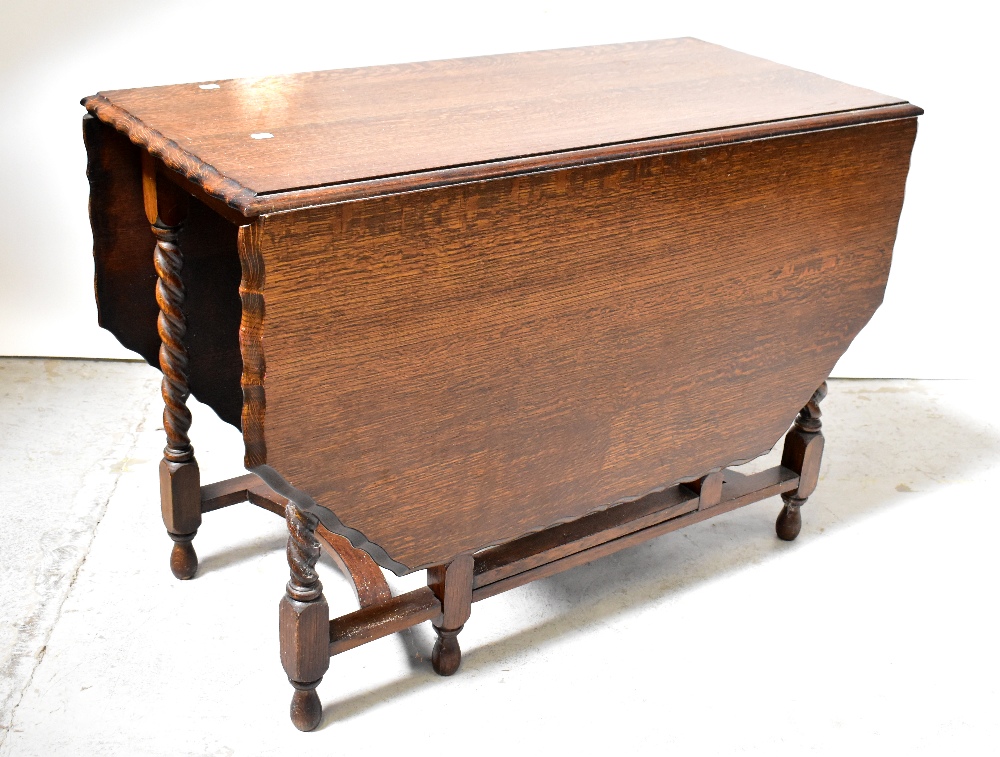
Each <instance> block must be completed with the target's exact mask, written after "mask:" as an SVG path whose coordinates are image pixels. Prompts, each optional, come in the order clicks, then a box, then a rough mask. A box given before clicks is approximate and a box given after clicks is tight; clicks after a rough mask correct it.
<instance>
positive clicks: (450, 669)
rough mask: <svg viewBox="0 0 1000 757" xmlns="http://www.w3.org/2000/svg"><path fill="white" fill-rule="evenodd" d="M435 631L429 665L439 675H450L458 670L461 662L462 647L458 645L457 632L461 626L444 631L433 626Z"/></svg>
mask: <svg viewBox="0 0 1000 757" xmlns="http://www.w3.org/2000/svg"><path fill="white" fill-rule="evenodd" d="M434 630H435V631H437V635H438V638H437V641H436V642H434V650H433V651H432V652H431V665H433V666H434V672H435V673H437V674H438V675H439V676H450V675H454V673H455V672H456V671H457V670H458V666H459V665H461V664H462V648H461V647H460V646H459V645H458V634H459V633H460V632H461V630H462V627H461V626H460V627H458V628H456V629H455V630H454V631H445V630H443V629H441V628H435V629H434Z"/></svg>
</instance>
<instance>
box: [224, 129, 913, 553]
mask: <svg viewBox="0 0 1000 757" xmlns="http://www.w3.org/2000/svg"><path fill="white" fill-rule="evenodd" d="M915 134H916V120H915V119H912V118H911V119H905V120H897V121H890V122H885V123H878V124H871V125H865V126H855V127H849V128H842V129H833V130H828V131H823V132H816V133H812V134H807V135H797V136H789V137H782V138H776V139H769V140H759V141H754V142H746V143H740V144H735V145H728V146H722V147H713V148H707V149H702V150H691V151H686V152H678V153H670V154H666V155H662V156H654V157H648V158H643V159H641V160H635V161H629V162H620V163H609V164H603V165H596V166H587V167H581V168H574V169H569V170H562V171H553V172H547V173H539V174H535V175H531V176H525V177H518V178H513V179H499V180H494V181H489V182H483V183H480V184H476V185H470V186H452V187H447V188H442V189H438V190H431V191H425V192H419V193H413V194H408V195H398V196H393V197H384V198H378V199H373V200H369V201H365V202H359V203H345V204H342V205H335V206H327V207H318V208H309V209H304V210H301V211H297V212H289V213H278V214H273V215H268V216H264V217H262V218H261V219H259V220H258V221H257V228H258V233H256V234H255V239H256V243H255V248H254V249H255V250H256V254H259V255H260V258H261V261H260V262H262V263H263V266H264V276H263V280H264V286H263V289H262V293H263V307H262V308H261V309H260V311H259V315H258V317H259V318H262V321H261V323H259V324H256V326H258V327H259V328H258V329H256V330H255V329H254V328H251V329H249V330H247V329H244V331H245V333H247V334H251V335H253V334H256V337H254V338H255V339H257V340H258V342H259V343H258V344H257V347H259V348H261V349H262V350H263V353H262V354H263V361H264V363H265V364H266V373H265V375H264V378H263V392H262V395H263V397H262V406H261V407H258V408H256V409H255V412H258V413H259V417H260V419H261V424H260V426H259V428H260V435H261V438H258V439H254V438H247V444H248V451H249V450H250V449H254V450H256V451H257V455H258V457H257V458H256V462H257V463H258V465H260V466H261V467H262V468H263V467H268V468H270V469H273V470H271V473H273V471H274V470H276V471H280V473H281V475H282V476H283V477H284V479H285V480H286V481H287V483H289V484H291V486H292V487H295V488H297V489H298V490H299V492H300V493H303V494H305V495H307V496H308V497H311V498H313V499H315V501H317V502H318V503H319V504H321V505H323V506H325V507H328V508H330V509H331V510H332V511H333V512H335V513H336V514H337V516H338V517H339V519H340V520H341V521H342V522H343V524H345V525H346V526H347V527H349V528H352V529H357V530H358V531H360V532H362V533H363V534H364V536H365V537H367V539H369V540H370V541H371V542H374V543H375V544H376V545H378V546H379V547H380V548H381V550H384V554H383V556H382V557H383V558H384V557H385V555H388V556H389V558H390V561H389V562H392V561H395V562H392V564H387V561H386V560H385V559H380V556H379V555H378V554H376V553H374V552H373V556H374V557H376V559H380V561H381V562H382V564H383V565H384V566H386V567H390V568H392V569H394V570H398V569H399V567H400V564H402V565H403V566H405V567H408V568H410V569H414V570H415V569H418V568H422V567H426V566H431V565H439V564H443V563H446V562H448V561H449V560H450V559H451V558H452V557H454V556H455V555H457V554H460V553H465V552H472V551H476V550H480V549H482V548H484V547H487V546H489V545H491V544H497V543H501V542H504V541H508V540H510V539H513V538H515V537H518V536H521V535H524V534H526V533H529V532H532V531H536V530H539V529H542V528H545V527H547V526H550V525H553V524H555V523H557V522H560V521H564V520H568V519H572V518H578V517H581V516H583V515H585V514H586V513H588V512H592V511H594V510H597V509H600V508H601V507H605V506H607V505H609V504H611V503H613V502H617V501H621V500H626V499H630V498H635V497H639V496H642V495H644V494H647V493H648V492H650V491H653V490H655V489H657V488H660V487H663V486H666V485H669V484H672V483H675V482H677V481H681V480H693V479H696V478H699V477H700V476H702V475H705V474H706V473H708V472H710V471H711V470H713V469H717V468H720V467H722V466H725V465H728V464H731V463H733V462H736V461H740V460H746V459H751V458H753V457H756V456H757V455H759V454H762V453H763V452H765V451H767V450H768V449H769V448H770V447H771V446H772V445H773V444H774V443H775V442H776V441H777V440H778V438H779V437H780V436H781V434H782V433H783V432H784V431H785V430H786V429H787V428H788V426H789V424H790V423H791V421H792V419H793V417H794V416H795V414H796V412H797V411H798V410H799V409H800V408H801V407H802V406H803V405H804V404H805V403H806V402H807V401H808V400H809V397H810V396H811V395H812V393H813V392H814V391H815V389H816V387H817V386H819V384H820V383H821V382H822V381H823V380H824V379H825V378H826V376H827V375H828V374H829V372H830V370H831V369H832V368H833V365H834V363H835V362H836V360H837V358H839V357H840V355H841V354H842V353H843V352H844V350H845V349H846V348H847V346H848V344H849V343H850V341H851V340H852V339H853V337H854V336H855V335H856V334H857V332H858V331H859V330H860V329H861V327H862V326H863V325H864V324H865V323H866V322H867V321H868V319H869V318H870V317H871V315H872V313H873V312H874V311H875V309H876V307H877V306H878V305H879V303H880V302H881V299H882V294H883V291H884V288H885V283H886V277H887V275H888V270H889V262H890V258H891V252H892V246H893V242H894V239H895V233H896V224H897V221H898V217H899V212H900V208H901V205H902V199H903V189H904V184H905V179H906V173H907V170H908V165H909V155H910V150H911V147H912V143H913V139H914V137H915ZM245 315H246V314H245ZM244 325H245V326H246V325H247V324H246V323H245V324H244ZM245 437H246V433H245ZM265 463H266V466H265ZM265 473H266V471H264V472H261V475H262V477H264V478H265V479H266V480H267V475H265ZM268 483H269V484H271V485H272V487H273V486H274V484H273V483H272V481H271V480H268ZM281 493H282V494H284V495H286V496H287V495H288V492H287V491H282V492H281ZM354 543H355V544H357V541H356V540H355V541H354Z"/></svg>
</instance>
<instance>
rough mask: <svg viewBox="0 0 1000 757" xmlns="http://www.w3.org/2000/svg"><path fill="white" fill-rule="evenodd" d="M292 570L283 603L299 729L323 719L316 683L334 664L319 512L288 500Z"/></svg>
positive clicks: (286, 658) (285, 655) (282, 629)
mask: <svg viewBox="0 0 1000 757" xmlns="http://www.w3.org/2000/svg"><path fill="white" fill-rule="evenodd" d="M285 518H286V520H287V521H288V548H287V550H286V554H287V556H288V569H289V571H290V573H291V578H290V579H289V581H288V584H287V586H286V587H285V596H284V597H282V598H281V603H280V604H279V607H278V619H279V620H278V629H279V635H280V640H281V664H282V666H283V667H284V669H285V673H286V674H287V675H288V680H289V682H290V683H291V684H292V686H293V687H294V688H295V693H294V694H292V704H291V707H290V708H289V714H290V715H291V718H292V723H294V724H295V727H296V728H298V729H299V730H300V731H311V730H313V729H314V728H315V727H316V726H318V725H319V723H320V720H322V718H323V705H322V704H321V703H320V701H319V695H318V694H317V693H316V686H317V685H318V684H319V682H320V681H322V680H323V674H324V673H326V671H327V668H329V667H330V608H329V606H328V605H327V603H326V598H325V597H324V596H323V585H322V584H321V583H320V581H319V576H318V575H317V574H316V561H317V560H318V559H319V549H320V547H319V541H318V540H317V539H316V526H317V525H318V524H319V521H318V519H317V518H316V516H314V515H312V514H311V513H307V512H303V511H302V510H300V509H299V508H298V507H296V506H295V505H294V504H293V503H291V502H289V503H288V505H287V507H286V508H285Z"/></svg>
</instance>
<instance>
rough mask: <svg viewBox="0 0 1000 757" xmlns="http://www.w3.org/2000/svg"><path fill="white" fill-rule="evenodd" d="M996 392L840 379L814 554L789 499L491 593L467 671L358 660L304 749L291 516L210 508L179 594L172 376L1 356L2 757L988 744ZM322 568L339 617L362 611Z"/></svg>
mask: <svg viewBox="0 0 1000 757" xmlns="http://www.w3.org/2000/svg"><path fill="white" fill-rule="evenodd" d="M995 396H996V387H995V386H988V385H985V384H981V383H977V382H943V381H937V382H920V381H833V382H831V390H830V396H829V397H828V399H827V400H826V402H825V403H824V413H825V415H824V420H825V430H826V433H827V440H828V441H827V451H826V457H825V462H824V467H823V473H822V479H821V482H820V487H819V489H818V490H817V492H816V494H815V495H814V496H813V497H812V498H811V499H810V501H809V503H808V505H807V507H806V509H805V510H804V527H803V532H802V535H801V536H800V537H799V539H798V540H797V541H796V542H794V543H791V544H786V543H783V542H780V541H778V540H777V539H776V538H775V537H774V532H773V520H774V517H775V515H776V514H777V511H778V509H779V506H780V504H779V502H778V501H777V500H770V501H765V502H761V503H758V504H756V505H752V506H750V507H747V508H744V509H743V510H740V511H736V512H734V513H730V514H728V515H726V516H722V517H720V518H717V519H714V520H712V521H708V522H705V523H702V524H699V525H697V526H693V527H691V528H688V529H685V530H684V531H681V532H677V533H674V534H671V535H668V536H665V537H662V538H660V539H658V540H655V541H653V542H649V543H647V544H645V545H642V546H640V547H637V548H634V549H631V550H628V551H625V552H622V553H619V554H617V555H615V556H612V557H609V558H605V559H603V560H600V561H597V562H595V563H591V564H590V565H587V566H583V567H581V568H577V569H575V570H572V571H569V572H567V573H564V574H562V575H560V576H556V577H553V578H550V579H546V580H543V581H539V582H536V583H534V584H531V585H529V586H526V587H523V588H521V589H517V590H515V591H512V592H509V593H507V594H504V595H501V596H498V597H495V598H492V599H490V600H488V601H485V602H482V603H480V604H477V605H476V606H475V607H474V608H473V615H472V619H471V620H470V621H469V623H468V624H467V625H466V630H465V631H464V632H463V634H462V637H461V639H462V643H463V649H464V651H465V658H464V662H463V667H462V669H461V671H460V672H459V673H458V674H457V675H456V676H455V677H453V678H451V679H440V678H438V677H436V676H435V675H434V674H433V673H432V672H431V671H430V664H429V661H428V659H427V658H428V655H429V651H430V647H431V644H432V633H431V632H430V629H429V627H418V628H416V629H414V630H413V631H411V632H408V633H406V634H401V635H399V636H396V637H390V638H387V639H383V640H380V641H378V642H375V643H373V644H370V645H367V646H365V647H362V648H359V649H356V650H353V651H351V652H349V653H347V654H344V655H342V656H340V657H336V658H334V659H333V660H332V664H331V667H330V671H329V673H328V674H327V676H326V678H325V679H324V681H323V683H322V684H321V685H320V688H319V692H320V695H321V698H322V699H323V701H324V704H325V715H324V721H323V723H322V725H321V726H320V729H319V730H318V731H317V732H315V733H312V734H300V733H298V732H297V731H295V730H294V729H293V728H292V726H291V725H290V723H289V722H288V719H287V705H288V699H289V696H290V693H291V689H290V687H289V686H288V684H287V682H286V681H285V679H284V676H283V673H282V670H281V665H280V663H279V661H278V656H277V648H278V646H277V618H276V610H277V600H278V598H279V597H280V596H281V593H282V591H283V585H284V582H285V580H286V567H285V562H284V555H283V547H284V527H283V522H282V521H281V520H280V519H278V518H276V517H274V516H273V515H271V514H269V513H266V512H264V511H262V510H258V509H256V508H253V507H252V506H250V505H240V506H235V507H232V508H229V509H227V510H223V511H220V512H217V513H213V514H211V515H209V516H207V517H206V520H205V523H204V524H203V526H202V529H201V532H200V533H199V535H198V538H197V541H196V544H197V547H198V551H199V554H200V556H201V571H200V573H199V575H198V577H197V578H196V579H195V580H194V581H190V582H184V583H182V582H178V581H175V580H174V579H173V578H172V577H171V575H170V573H169V570H168V568H167V563H166V558H167V554H168V552H169V541H168V540H167V538H166V536H165V534H164V532H163V528H162V524H161V522H160V519H159V512H158V503H157V478H156V476H157V474H156V467H157V464H158V461H159V456H160V449H161V448H162V445H163V439H162V430H161V424H160V420H159V412H160V405H159V401H158V374H157V373H156V372H155V371H153V370H152V369H150V368H148V367H146V366H144V365H142V364H138V363H115V362H89V361H68V360H18V359H4V360H0V427H2V436H0V461H2V462H0V466H2V477H0V494H2V502H3V517H2V518H0V600H2V602H3V615H2V627H0V728H2V730H0V756H5V755H46V756H50V755H63V754H66V755H69V754H73V755H119V754H120V755H188V754H190V755H220V756H222V755H279V754H289V753H291V752H292V750H293V749H310V750H320V751H321V752H322V753H325V754H338V755H339V754H344V755H349V754H354V753H357V752H359V751H360V750H362V749H364V750H366V751H368V750H370V749H372V748H374V747H373V746H372V745H376V747H378V748H379V751H380V752H387V751H388V750H390V749H392V750H393V751H395V750H397V749H398V750H399V751H401V752H405V753H407V754H410V755H412V754H428V755H431V754H433V755H441V754H448V753H461V752H471V753H475V754H477V755H482V754H501V753H502V754H505V755H506V754H510V752H511V750H512V749H516V750H517V751H518V752H520V753H524V754H536V753H541V752H543V751H547V752H549V753H553V754H566V753H571V752H575V753H578V754H598V753H612V752H613V753H625V754H628V753H629V752H632V751H637V750H643V751H650V752H663V751H667V750H670V751H672V752H673V753H675V754H682V755H690V754H730V753H739V754H746V753H750V754H767V755H775V754H789V755H801V754H803V753H804V752H809V753H821V754H845V753H848V752H852V753H854V752H856V751H857V749H858V748H859V747H868V748H871V749H879V750H881V751H882V752H884V753H887V754H895V753H906V754H922V753H926V754H943V753H948V754H995V753H996V751H995V750H996V745H997V744H998V743H1000V718H998V717H997V712H1000V694H998V680H1000V651H998V650H1000V645H998V644H997V639H998V638H1000V621H998V614H997V600H996V597H997V591H996V579H997V577H998V559H997V546H996V541H997V537H996V535H997V533H998V532H1000V528H998V527H1000V507H998V504H1000V503H998V496H997V492H998V489H1000V487H998V484H1000V422H998V420H997V417H996V416H997V413H996V412H995V411H994V409H993V407H992V403H991V400H992V398H993V397H995ZM192 437H193V439H194V443H195V446H196V449H197V452H198V458H199V461H200V464H201V467H202V471H203V480H205V481H211V480H216V479H219V478H224V477H228V476H232V475H237V474H238V473H239V472H240V471H241V467H240V464H241V455H242V449H241V444H240V439H239V435H238V434H237V433H236V431H235V430H233V429H231V428H229V427H227V426H225V425H224V424H222V423H221V422H220V421H219V420H218V419H217V418H215V417H214V415H213V414H212V413H211V412H210V411H207V410H205V409H204V408H201V407H195V425H194V428H193V429H192ZM321 572H322V575H323V578H324V582H325V586H326V589H327V595H328V598H329V600H330V604H331V608H332V610H333V612H334V613H336V614H340V613H341V612H348V611H350V610H351V609H353V605H352V602H353V597H352V595H351V592H350V590H349V589H348V587H347V585H346V584H345V582H344V581H343V580H342V579H341V578H340V577H339V575H338V574H337V573H336V571H335V570H334V569H332V568H331V566H330V565H329V564H326V565H325V567H321ZM421 582H422V576H419V575H418V576H412V577H407V578H405V579H395V578H394V579H393V580H392V585H393V586H394V588H396V589H399V590H404V589H407V588H411V587H415V586H417V585H419V584H420V583H421Z"/></svg>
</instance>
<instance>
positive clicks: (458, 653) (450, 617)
mask: <svg viewBox="0 0 1000 757" xmlns="http://www.w3.org/2000/svg"><path fill="white" fill-rule="evenodd" d="M473 565H474V561H473V559H472V555H461V556H459V557H456V558H455V559H454V560H452V561H451V562H450V563H448V565H439V566H438V567H436V568H430V569H429V570H428V571H427V585H428V586H430V587H431V589H432V590H433V592H434V594H435V596H437V598H438V599H439V600H441V607H442V612H441V615H439V616H438V617H437V618H435V619H434V620H433V621H431V622H432V623H433V625H434V630H435V631H436V632H437V641H436V642H434V650H433V652H431V664H432V665H433V666H434V672H435V673H437V674H438V675H442V676H450V675H452V674H453V673H455V671H457V670H458V666H459V665H461V664H462V648H461V647H460V646H459V644H458V634H459V633H460V632H461V631H462V627H463V626H464V625H465V621H467V620H468V619H469V616H470V615H471V614H472V568H473Z"/></svg>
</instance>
